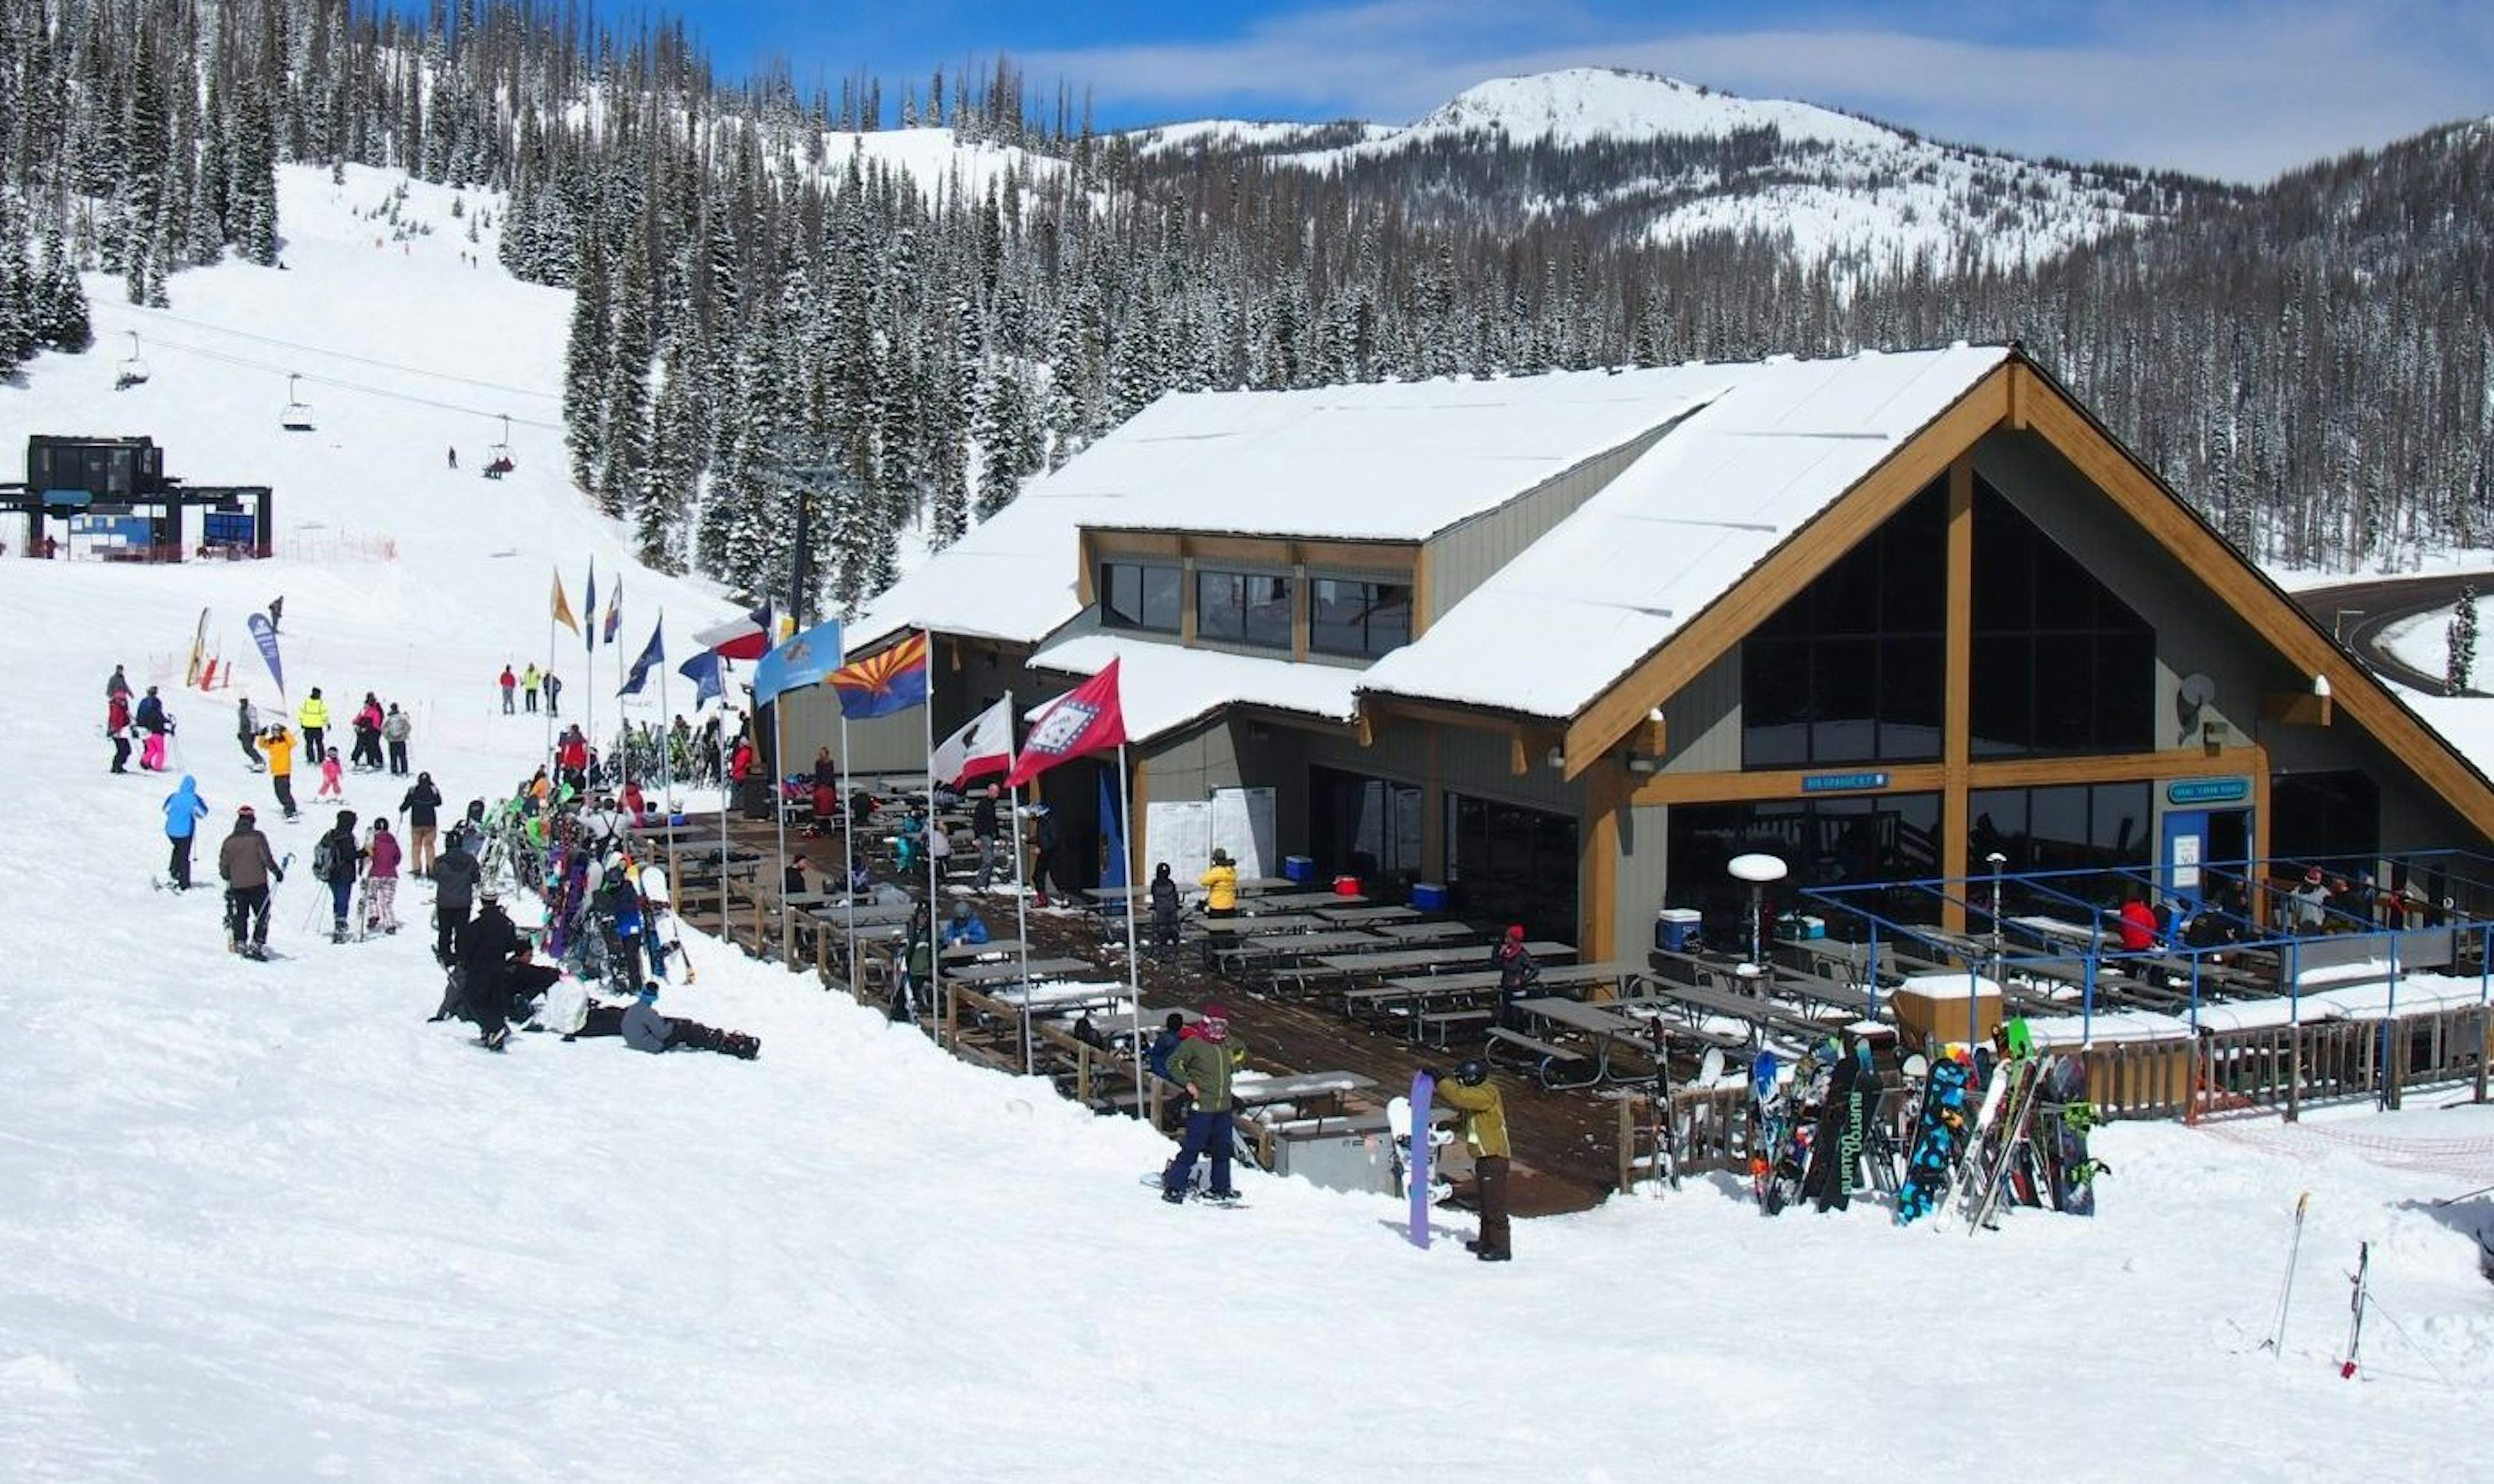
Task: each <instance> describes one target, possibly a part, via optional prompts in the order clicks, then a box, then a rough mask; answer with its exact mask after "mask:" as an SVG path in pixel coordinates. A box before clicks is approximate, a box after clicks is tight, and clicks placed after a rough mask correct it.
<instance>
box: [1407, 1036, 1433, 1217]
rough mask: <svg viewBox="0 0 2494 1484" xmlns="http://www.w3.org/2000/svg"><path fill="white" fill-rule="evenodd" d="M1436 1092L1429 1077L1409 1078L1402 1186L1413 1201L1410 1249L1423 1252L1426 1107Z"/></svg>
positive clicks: (1426, 1200)
mask: <svg viewBox="0 0 2494 1484" xmlns="http://www.w3.org/2000/svg"><path fill="white" fill-rule="evenodd" d="M1437 1091H1438V1084H1437V1081H1436V1079H1435V1078H1433V1077H1431V1076H1430V1075H1429V1074H1427V1073H1425V1072H1416V1073H1414V1074H1413V1075H1412V1108H1411V1112H1410V1113H1409V1114H1408V1115H1407V1116H1408V1117H1409V1119H1410V1122H1411V1134H1410V1136H1409V1137H1408V1138H1407V1140H1406V1142H1407V1143H1408V1144H1410V1146H1411V1150H1412V1155H1411V1160H1410V1162H1409V1164H1410V1169H1409V1173H1407V1174H1406V1175H1405V1177H1404V1182H1403V1183H1404V1190H1405V1193H1406V1194H1407V1195H1408V1196H1410V1197H1411V1200H1412V1245H1413V1246H1414V1247H1417V1248H1420V1249H1422V1250H1424V1251H1425V1250H1426V1249H1427V1248H1428V1245H1429V1103H1430V1100H1431V1099H1433V1098H1434V1097H1436V1096H1437Z"/></svg>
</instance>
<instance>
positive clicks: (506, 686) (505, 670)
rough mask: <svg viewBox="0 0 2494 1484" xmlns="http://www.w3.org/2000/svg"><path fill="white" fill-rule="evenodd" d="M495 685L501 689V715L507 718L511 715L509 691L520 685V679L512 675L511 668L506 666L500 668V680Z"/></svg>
mask: <svg viewBox="0 0 2494 1484" xmlns="http://www.w3.org/2000/svg"><path fill="white" fill-rule="evenodd" d="M496 683H498V684H500V685H501V686H502V714H503V715H505V716H507V715H509V714H511V691H512V690H513V689H514V688H515V687H517V686H518V684H519V683H520V678H519V677H518V676H516V675H513V674H512V673H511V667H510V666H509V665H507V664H506V665H504V666H503V667H502V679H501V680H500V681H497V682H496Z"/></svg>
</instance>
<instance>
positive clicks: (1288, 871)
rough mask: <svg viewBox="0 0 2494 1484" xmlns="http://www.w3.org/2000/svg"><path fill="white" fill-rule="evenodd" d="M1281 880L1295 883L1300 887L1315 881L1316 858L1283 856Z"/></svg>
mask: <svg viewBox="0 0 2494 1484" xmlns="http://www.w3.org/2000/svg"><path fill="white" fill-rule="evenodd" d="M1282 879H1283V880H1284V881H1295V882H1297V883H1299V884H1300V885H1301V886H1306V885H1309V884H1310V883H1313V882H1314V881H1315V880H1316V879H1317V862H1316V857H1314V856H1284V857H1283V858H1282Z"/></svg>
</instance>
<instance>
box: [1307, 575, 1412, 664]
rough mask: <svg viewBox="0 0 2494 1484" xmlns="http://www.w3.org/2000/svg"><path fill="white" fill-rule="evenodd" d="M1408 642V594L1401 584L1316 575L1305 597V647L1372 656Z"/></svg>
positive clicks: (1410, 603) (1410, 627) (1409, 638)
mask: <svg viewBox="0 0 2494 1484" xmlns="http://www.w3.org/2000/svg"><path fill="white" fill-rule="evenodd" d="M1411 642H1412V590H1411V588H1410V587H1409V586H1408V585H1406V584H1403V583H1379V582H1353V581H1349V580H1346V579H1343V578H1338V577H1320V578H1317V579H1316V580H1315V582H1314V585H1313V587H1312V588H1311V589H1310V591H1309V593H1308V648H1309V649H1311V650H1313V651H1317V652H1318V653H1321V654H1362V655H1369V656H1372V657H1373V656H1376V655H1379V654H1384V653H1385V652H1386V651H1389V650H1399V649H1401V648H1402V647H1403V646H1405V645H1407V644H1410V643H1411Z"/></svg>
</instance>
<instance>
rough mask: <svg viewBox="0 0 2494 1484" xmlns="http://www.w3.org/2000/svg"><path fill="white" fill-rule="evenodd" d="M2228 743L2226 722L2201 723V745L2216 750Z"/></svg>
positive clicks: (2212, 750)
mask: <svg viewBox="0 0 2494 1484" xmlns="http://www.w3.org/2000/svg"><path fill="white" fill-rule="evenodd" d="M2225 744H2226V724H2225V723H2224V722H2222V721H2203V722H2201V723H2200V745H2201V746H2203V747H2205V748H2207V749H2208V750H2209V751H2211V752H2214V751H2216V750H2217V749H2218V748H2220V747H2223V746H2224V745H2225Z"/></svg>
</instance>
